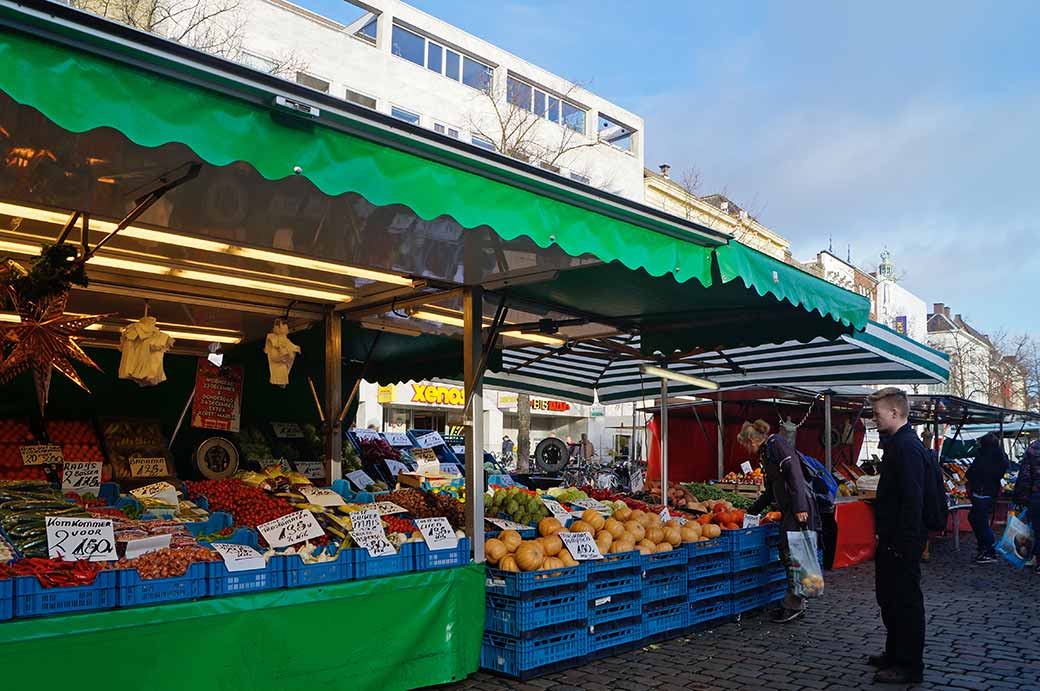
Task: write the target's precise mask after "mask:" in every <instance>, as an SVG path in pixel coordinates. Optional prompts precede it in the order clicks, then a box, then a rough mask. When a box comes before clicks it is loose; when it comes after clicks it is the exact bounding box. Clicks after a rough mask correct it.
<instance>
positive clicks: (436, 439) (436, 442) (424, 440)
mask: <svg viewBox="0 0 1040 691" xmlns="http://www.w3.org/2000/svg"><path fill="white" fill-rule="evenodd" d="M415 442H416V443H417V444H418V445H419V448H422V449H432V448H433V447H435V446H444V437H442V436H441V433H440V432H430V433H428V434H424V435H422V436H421V437H416V438H415Z"/></svg>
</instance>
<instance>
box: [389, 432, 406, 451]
mask: <svg viewBox="0 0 1040 691" xmlns="http://www.w3.org/2000/svg"><path fill="white" fill-rule="evenodd" d="M383 436H384V437H386V440H387V442H389V444H390V446H393V447H394V448H400V447H403V446H411V445H412V440H411V438H410V437H409V436H408V435H407V434H403V433H401V432H387V433H386V434H384V435H383Z"/></svg>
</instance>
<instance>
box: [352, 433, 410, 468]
mask: <svg viewBox="0 0 1040 691" xmlns="http://www.w3.org/2000/svg"><path fill="white" fill-rule="evenodd" d="M358 445H359V446H360V447H361V462H362V463H378V462H379V461H382V460H387V459H389V460H391V461H400V460H401V456H400V454H398V453H397V450H396V449H394V447H392V446H390V444H389V443H388V442H387V441H386V439H383V438H382V437H363V438H359V439H358Z"/></svg>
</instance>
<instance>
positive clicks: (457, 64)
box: [444, 48, 462, 81]
mask: <svg viewBox="0 0 1040 691" xmlns="http://www.w3.org/2000/svg"><path fill="white" fill-rule="evenodd" d="M444 53H445V60H444V76H445V77H450V78H451V79H454V80H455V81H459V78H460V77H459V75H460V70H461V69H462V56H461V55H459V54H458V53H456V52H455V51H454V50H449V49H447V48H445V49H444Z"/></svg>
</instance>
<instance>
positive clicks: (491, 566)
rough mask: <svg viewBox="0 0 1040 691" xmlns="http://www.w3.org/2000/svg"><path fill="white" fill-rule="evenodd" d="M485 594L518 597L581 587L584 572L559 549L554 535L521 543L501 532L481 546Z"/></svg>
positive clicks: (515, 535) (516, 535) (517, 537)
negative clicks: (484, 567)
mask: <svg viewBox="0 0 1040 691" xmlns="http://www.w3.org/2000/svg"><path fill="white" fill-rule="evenodd" d="M484 556H485V557H486V558H487V562H488V570H487V582H486V588H487V592H488V593H489V594H492V595H505V596H507V597H520V596H521V595H522V594H524V593H530V592H534V591H538V590H544V589H546V588H556V587H558V586H563V585H570V584H575V583H581V584H583V583H585V581H586V572H585V569H584V568H582V567H581V565H580V564H579V563H578V562H577V561H575V560H574V558H573V557H571V555H570V553H569V552H568V551H567V550H566V549H565V548H564V547H563V540H561V539H560V538H559V536H557V535H556V534H550V535H546V536H543V537H540V538H535V539H531V540H524V539H523V538H521V537H520V534H519V533H518V532H516V531H515V530H503V531H502V532H501V533H500V534H499V536H498V537H494V538H491V539H489V540H487V541H486V542H485V543H484Z"/></svg>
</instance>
